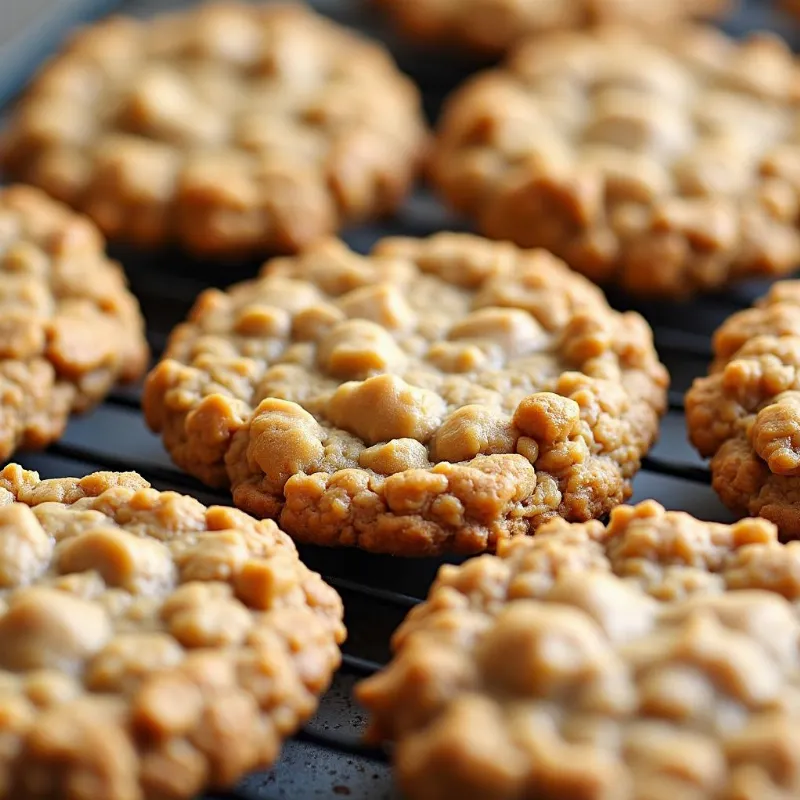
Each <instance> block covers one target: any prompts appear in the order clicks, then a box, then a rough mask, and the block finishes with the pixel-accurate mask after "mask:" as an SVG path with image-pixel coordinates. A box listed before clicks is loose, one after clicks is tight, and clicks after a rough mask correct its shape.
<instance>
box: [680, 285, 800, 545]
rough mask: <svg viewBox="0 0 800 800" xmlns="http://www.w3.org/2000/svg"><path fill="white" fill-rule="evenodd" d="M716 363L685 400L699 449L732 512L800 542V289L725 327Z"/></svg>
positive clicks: (772, 295) (766, 300)
mask: <svg viewBox="0 0 800 800" xmlns="http://www.w3.org/2000/svg"><path fill="white" fill-rule="evenodd" d="M714 355H715V360H714V362H713V363H712V365H711V369H710V372H709V375H708V377H706V378H698V379H696V380H695V382H694V384H693V385H692V387H691V389H690V390H689V392H688V393H687V395H686V420H687V426H688V429H689V436H690V438H691V440H692V443H693V444H694V446H695V447H696V448H697V449H698V450H699V451H700V453H701V455H703V456H706V457H710V458H711V474H712V480H713V485H714V488H715V489H716V490H717V492H718V493H719V495H720V497H721V498H722V500H723V502H724V503H725V504H726V505H727V506H728V507H729V508H731V509H733V510H734V511H737V512H738V513H740V514H758V515H759V516H761V517H766V518H767V519H769V520H772V521H773V522H774V523H775V524H776V525H777V526H778V528H779V529H780V532H781V535H782V536H783V537H785V538H796V537H800V281H783V282H780V283H776V284H775V285H774V286H773V287H772V288H771V289H770V291H769V294H767V295H766V297H763V298H762V299H761V300H759V301H758V302H757V303H756V305H755V306H754V307H753V308H750V309H747V310H746V311H740V312H739V313H737V314H734V315H733V316H732V317H730V318H729V319H728V320H726V321H725V323H724V324H723V325H722V327H720V329H719V330H718V331H717V332H716V334H715V335H714Z"/></svg>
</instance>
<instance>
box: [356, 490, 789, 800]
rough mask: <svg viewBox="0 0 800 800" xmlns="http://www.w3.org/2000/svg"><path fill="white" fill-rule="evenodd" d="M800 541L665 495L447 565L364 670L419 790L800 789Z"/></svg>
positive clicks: (477, 796) (550, 794)
mask: <svg viewBox="0 0 800 800" xmlns="http://www.w3.org/2000/svg"><path fill="white" fill-rule="evenodd" d="M799 567H800V543H798V542H792V543H790V544H788V545H783V544H781V543H779V542H778V538H777V531H776V528H775V526H774V525H772V524H771V523H769V522H767V521H766V520H761V519H748V520H742V521H741V522H738V523H736V524H734V525H721V524H715V523H707V522H701V521H698V520H696V519H693V518H692V517H690V516H689V515H687V514H683V513H676V512H665V511H664V509H663V508H662V507H661V506H659V505H658V504H656V503H654V502H652V501H648V502H645V503H641V504H639V505H638V506H636V507H627V506H623V507H620V508H617V509H615V510H614V511H612V512H611V518H610V523H609V525H608V526H607V527H605V526H603V524H602V523H600V522H598V521H592V522H589V523H586V524H582V525H578V524H572V525H570V524H567V523H566V522H564V521H563V520H555V521H553V522H551V523H548V524H547V525H546V526H544V527H543V528H542V529H540V531H539V532H538V533H537V534H536V535H535V536H533V537H525V538H521V539H516V540H514V541H512V542H506V543H503V545H502V546H501V549H500V553H499V555H498V556H491V555H484V556H480V557H478V558H474V559H471V560H469V561H467V562H466V563H465V564H463V565H462V566H459V567H454V566H449V565H448V566H444V567H442V568H441V569H440V571H439V575H438V577H437V579H436V581H435V583H434V584H433V586H432V588H431V590H430V593H429V595H428V598H427V600H426V601H425V602H424V603H422V604H421V605H419V606H417V607H416V608H414V609H413V610H412V611H411V613H410V614H409V616H408V617H407V619H406V621H405V622H404V623H403V624H402V625H401V627H400V628H399V629H398V631H397V632H396V634H395V636H394V639H393V649H394V658H393V660H392V661H391V662H390V663H389V665H388V667H386V668H385V669H384V670H383V671H381V672H379V673H378V674H377V675H375V676H373V677H372V678H369V679H367V680H366V681H365V682H362V684H360V686H359V687H358V689H357V696H358V699H359V700H360V702H361V703H362V704H363V705H364V706H365V707H366V708H367V709H368V711H369V712H370V714H371V728H370V729H369V736H370V738H371V739H372V740H373V741H381V740H390V741H393V742H394V743H395V748H394V761H395V768H396V774H397V777H398V780H399V782H400V784H401V786H402V789H403V791H404V794H405V795H407V796H408V797H410V798H414V799H416V798H419V799H420V800H422V798H424V800H439V798H442V800H444V798H451V797H459V796H464V797H470V798H472V800H483V799H484V798H485V799H486V800H489V799H490V798H491V800H498V798H503V800H517V799H518V800H523V798H534V797H535V798H536V800H654V799H655V798H658V799H659V800H661V799H662V798H669V797H681V798H684V797H685V798H689V797H691V798H692V799H693V800H727V798H733V797H736V798H741V799H742V800H762V798H765V797H774V798H779V797H780V798H784V797H785V798H788V797H795V796H797V795H798V794H799V793H800V759H798V754H797V752H798V751H797V749H796V748H795V747H794V745H793V744H792V743H793V742H795V741H797V737H798V736H800V651H798V647H797V641H798V636H799V635H800V612H799V611H798V600H800V580H798V576H800V569H798V568H799Z"/></svg>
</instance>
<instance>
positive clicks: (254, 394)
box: [143, 234, 667, 555]
mask: <svg viewBox="0 0 800 800" xmlns="http://www.w3.org/2000/svg"><path fill="white" fill-rule="evenodd" d="M666 383H667V375H666V371H665V370H664V367H663V366H662V365H661V364H660V363H659V361H658V358H657V356H656V353H655V350H654V349H653V344H652V335H651V332H650V329H649V328H648V326H647V324H646V323H645V322H644V320H643V319H642V318H641V317H639V316H638V315H636V314H620V313H617V312H616V311H613V310H612V309H611V308H610V307H609V306H608V304H607V303H606V301H605V298H604V297H603V295H602V293H601V292H600V290H599V289H597V288H596V287H595V286H593V285H592V284H590V283H589V282H588V281H587V280H585V279H584V278H583V277H581V276H580V275H577V274H575V273H573V272H571V271H570V270H569V269H567V267H566V266H565V265H564V264H562V263H561V262H560V261H558V260H557V259H556V258H554V257H553V256H552V255H550V254H549V253H546V252H544V251H522V250H519V249H517V248H516V247H514V246H513V245H510V244H501V243H495V242H489V241H487V240H484V239H480V238H479V237H475V236H469V235H458V234H439V235H437V236H433V237H431V238H430V239H402V238H398V239H386V240H384V241H383V242H381V243H379V244H378V245H377V246H376V248H375V250H374V251H373V253H372V254H371V255H370V256H367V257H364V256H360V255H357V254H356V253H353V252H351V251H349V250H348V249H347V248H346V247H345V245H343V244H342V243H340V242H337V241H330V242H328V243H326V244H324V245H320V246H318V247H316V248H315V249H312V250H310V251H308V252H306V253H305V254H303V255H301V256H299V257H296V258H283V259H275V260H273V261H271V262H268V263H267V264H266V265H265V267H264V269H263V271H262V273H261V276H260V277H259V278H257V279H256V280H254V281H248V282H246V283H242V284H239V285H238V286H234V287H233V288H231V289H230V290H229V291H227V292H220V291H217V290H211V291H207V292H205V293H204V294H203V295H201V296H200V298H199V299H198V301H197V303H196V304H195V307H194V309H193V310H192V311H191V313H190V315H189V319H188V321H187V322H186V323H184V324H182V325H180V326H179V327H178V328H177V329H176V330H175V331H174V332H173V334H172V336H171V338H170V341H169V345H168V347H167V350H166V353H165V357H164V360H163V361H161V362H160V363H159V364H158V365H157V367H156V368H155V369H154V370H153V371H152V372H151V373H150V375H149V376H148V378H147V381H146V384H145V392H144V400H143V407H144V412H145V416H146V419H147V421H148V423H149V425H150V426H151V428H152V429H153V430H155V431H157V432H161V433H162V435H163V438H164V443H165V445H166V448H167V450H169V452H170V454H171V455H172V458H173V459H174V460H175V462H176V463H177V464H178V465H179V466H181V467H182V468H183V469H185V470H187V471H188V472H190V473H191V474H192V475H194V476H196V477H198V478H199V479H200V480H202V481H204V482H206V483H209V484H211V485H214V486H226V485H230V486H231V487H232V489H233V497H234V501H235V503H236V504H237V505H238V506H239V507H240V508H243V509H245V510H246V511H248V512H250V513H253V514H254V515H256V516H260V517H273V518H275V519H278V520H279V521H280V524H281V527H282V528H283V529H284V530H285V531H287V532H288V533H290V534H291V535H292V536H294V537H296V538H298V539H300V540H303V541H308V542H314V543H317V544H326V545H336V544H338V545H357V546H359V547H362V548H365V549H367V550H373V551H376V552H388V553H395V554H402V555H431V554H435V553H440V552H444V551H455V552H460V553H476V552H480V551H483V550H493V549H494V548H495V546H496V544H497V542H498V541H499V540H500V539H503V538H506V537H509V536H513V535H516V534H525V533H529V532H531V531H532V530H533V529H534V528H535V527H536V526H537V525H539V524H541V523H542V522H544V521H545V520H547V519H549V518H550V517H553V516H558V515H560V516H564V517H567V518H568V519H571V520H586V519H590V518H592V517H599V516H602V515H603V514H605V513H606V512H608V510H609V509H610V508H612V507H613V506H615V505H617V504H618V503H620V502H622V501H623V500H624V499H626V498H627V497H628V496H629V494H630V491H631V489H630V481H631V479H632V477H633V475H634V474H635V473H636V471H637V469H638V467H639V463H640V459H641V457H642V455H643V454H644V453H645V452H646V451H647V449H648V448H649V447H650V445H651V444H652V443H653V441H654V439H655V437H656V434H657V429H658V418H659V415H660V413H661V412H662V411H663V409H664V404H665V387H666Z"/></svg>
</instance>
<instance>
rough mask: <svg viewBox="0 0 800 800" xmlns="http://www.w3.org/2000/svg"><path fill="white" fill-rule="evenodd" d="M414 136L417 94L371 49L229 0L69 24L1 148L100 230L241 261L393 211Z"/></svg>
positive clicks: (20, 171)
mask: <svg viewBox="0 0 800 800" xmlns="http://www.w3.org/2000/svg"><path fill="white" fill-rule="evenodd" d="M423 139H424V125H423V122H422V117H421V112H420V109H419V97H418V92H417V90H416V88H414V87H413V85H412V84H411V83H410V82H409V81H408V80H407V79H406V78H404V77H403V76H402V75H401V74H400V72H399V71H398V70H397V69H396V67H395V65H394V64H393V62H392V61H391V58H390V57H389V55H388V54H387V53H386V52H385V51H384V49H383V48H382V47H381V46H380V45H378V44H374V43H370V42H369V41H367V40H366V39H363V38H361V37H360V36H359V35H358V34H356V33H353V32H350V31H348V30H346V29H345V28H342V27H339V26H338V25H335V24H334V23H333V22H330V21H327V20H325V19H324V18H323V17H321V16H317V15H316V14H314V13H313V12H312V11H310V10H307V9H304V8H303V7H302V6H299V5H298V6H290V5H286V4H280V3H277V4H275V3H273V4H262V5H246V4H244V3H242V4H237V3H233V2H231V3H217V4H211V5H201V6H199V7H198V8H196V9H194V10H191V11H186V12H183V13H177V14H168V15H161V16H157V17H155V18H153V19H152V20H149V21H137V20H134V19H128V18H120V17H115V18H111V19H109V20H107V21H104V22H101V23H99V24H97V25H94V26H92V27H89V28H87V29H85V30H83V31H81V32H79V33H78V34H77V35H76V36H75V37H74V38H73V39H72V40H71V42H70V43H69V44H68V45H67V46H66V47H65V49H64V50H63V51H62V52H61V53H60V54H59V55H58V56H56V57H55V58H54V59H53V60H52V61H51V62H50V63H49V64H48V65H46V66H45V67H44V69H43V71H42V72H41V73H40V75H39V76H38V78H37V79H36V80H35V81H34V83H33V84H32V86H31V88H30V89H29V90H28V92H27V93H26V95H25V96H24V97H23V99H22V101H21V103H20V105H19V108H18V110H17V113H16V114H15V115H14V116H13V117H12V119H11V122H10V126H9V130H8V131H7V132H6V133H5V141H4V143H3V148H2V152H3V156H2V159H3V162H4V166H5V167H6V169H7V170H8V171H9V172H10V173H11V174H12V175H15V176H16V177H18V178H20V179H21V180H24V181H26V182H28V183H32V184H35V185H38V186H41V187H43V188H44V189H46V190H47V191H48V192H49V193H50V194H52V195H54V196H55V197H58V198H59V199H62V200H64V201H65V202H68V203H69V204H71V205H72V206H74V207H76V208H78V209H80V210H82V211H84V212H85V213H87V214H88V215H89V216H90V217H92V218H93V219H94V220H95V221H96V222H97V223H98V225H99V226H100V227H101V229H102V230H103V231H104V233H105V234H106V235H107V236H108V237H109V238H113V239H122V240H127V241H131V242H134V243H136V244H138V245H140V246H145V247H146V246H157V245H161V244H164V243H175V244H177V245H180V246H182V247H184V248H186V249H188V250H190V251H192V252H194V253H196V254H199V255H202V256H208V257H214V256H236V255H247V254H249V253H254V252H293V251H294V250H296V249H298V248H301V247H303V246H305V245H307V244H309V243H310V242H312V241H313V240H315V239H318V238H320V237H323V236H326V235H329V234H331V233H333V232H335V231H337V230H338V229H339V227H340V226H342V225H344V224H346V223H351V222H356V221H359V220H364V219H368V218H372V217H375V216H379V215H383V214H385V213H388V212H390V211H392V210H393V209H394V208H395V207H396V206H397V205H398V204H399V203H400V201H401V200H402V199H403V197H404V196H405V194H406V192H407V190H408V188H409V186H410V184H411V181H412V180H413V177H414V173H415V171H416V168H417V164H418V160H419V155H420V151H421V146H422V143H423Z"/></svg>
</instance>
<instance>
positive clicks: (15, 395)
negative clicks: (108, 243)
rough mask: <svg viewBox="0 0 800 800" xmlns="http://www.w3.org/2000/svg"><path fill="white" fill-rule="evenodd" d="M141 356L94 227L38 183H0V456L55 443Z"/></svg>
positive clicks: (136, 319) (119, 277) (135, 323)
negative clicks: (33, 185)
mask: <svg viewBox="0 0 800 800" xmlns="http://www.w3.org/2000/svg"><path fill="white" fill-rule="evenodd" d="M147 357H148V349H147V344H146V342H145V338H144V323H143V321H142V318H141V315H140V313H139V305H138V303H137V302H136V299H135V298H134V297H133V295H132V294H130V292H129V291H128V288H127V285H126V281H125V276H124V274H123V272H122V270H121V269H120V268H119V266H118V265H117V264H116V263H114V262H112V261H109V260H108V259H107V258H106V256H105V252H104V242H103V239H102V237H101V236H100V234H99V232H98V231H97V229H96V228H95V226H94V225H93V224H92V223H91V222H89V220H88V219H85V218H84V217H80V216H78V215H76V214H74V213H73V212H72V211H70V210H69V209H68V208H66V207H65V206H62V205H61V204H60V203H57V202H55V201H53V200H51V199H50V198H48V197H47V196H46V195H45V194H43V193H42V192H40V191H39V190H38V189H32V188H29V187H26V186H13V187H10V188H2V189H0V461H5V460H6V459H7V458H8V457H9V456H10V455H11V453H12V452H14V451H15V450H17V449H18V448H22V447H25V448H31V447H44V446H46V445H48V444H49V443H50V442H52V441H53V440H54V439H57V438H58V437H59V436H60V435H61V432H62V431H63V429H64V426H65V425H66V423H67V419H68V417H69V415H70V413H71V412H73V411H84V410H86V409H87V408H89V407H90V406H92V405H93V404H94V403H96V402H98V401H99V400H101V399H102V398H103V397H104V396H105V395H106V393H107V392H108V391H109V389H110V388H111V387H112V386H113V385H114V384H115V383H116V382H117V381H132V380H136V379H137V378H139V377H140V376H141V375H142V373H143V372H144V370H145V368H146V366H147Z"/></svg>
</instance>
